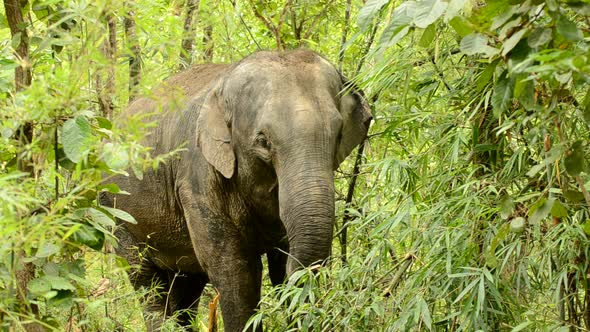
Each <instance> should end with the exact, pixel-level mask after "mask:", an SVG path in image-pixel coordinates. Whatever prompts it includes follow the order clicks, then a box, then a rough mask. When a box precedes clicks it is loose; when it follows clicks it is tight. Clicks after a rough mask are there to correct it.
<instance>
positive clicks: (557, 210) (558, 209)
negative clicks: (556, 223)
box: [551, 200, 567, 218]
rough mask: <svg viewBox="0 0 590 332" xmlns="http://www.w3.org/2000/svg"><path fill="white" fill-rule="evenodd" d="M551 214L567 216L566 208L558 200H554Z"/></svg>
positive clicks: (560, 216) (557, 216)
mask: <svg viewBox="0 0 590 332" xmlns="http://www.w3.org/2000/svg"><path fill="white" fill-rule="evenodd" d="M551 215H552V216H554V217H556V218H565V217H567V209H566V208H565V206H563V204H562V203H561V202H560V201H558V200H555V203H553V207H552V208H551Z"/></svg>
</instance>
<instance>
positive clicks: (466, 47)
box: [460, 33, 500, 57]
mask: <svg viewBox="0 0 590 332" xmlns="http://www.w3.org/2000/svg"><path fill="white" fill-rule="evenodd" d="M460 48H461V52H463V53H465V54H467V55H475V54H483V55H484V56H486V57H490V56H492V55H495V54H498V52H499V51H500V50H498V49H497V48H494V47H491V46H489V45H488V37H486V36H485V35H483V34H481V33H472V34H469V35H467V36H465V37H464V38H463V39H461V45H460Z"/></svg>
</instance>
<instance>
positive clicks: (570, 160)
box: [564, 141, 584, 176]
mask: <svg viewBox="0 0 590 332" xmlns="http://www.w3.org/2000/svg"><path fill="white" fill-rule="evenodd" d="M564 165H565V170H566V171H567V172H568V174H569V175H571V176H578V175H579V174H580V173H581V172H582V171H584V147H583V146H582V141H577V142H575V143H574V144H573V145H572V147H571V149H570V151H569V153H568V154H567V156H566V157H565V160H564Z"/></svg>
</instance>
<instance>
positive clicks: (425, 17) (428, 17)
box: [414, 0, 448, 29]
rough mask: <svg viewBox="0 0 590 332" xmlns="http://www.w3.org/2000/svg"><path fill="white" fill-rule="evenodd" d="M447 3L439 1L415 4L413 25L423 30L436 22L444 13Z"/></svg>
mask: <svg viewBox="0 0 590 332" xmlns="http://www.w3.org/2000/svg"><path fill="white" fill-rule="evenodd" d="M447 6H448V3H446V2H443V1H441V0H421V1H418V2H416V6H415V8H416V14H415V16H414V24H415V25H416V26H417V27H418V28H421V29H425V28H426V27H428V26H429V25H431V24H432V23H434V21H436V20H437V19H438V18H439V17H441V16H442V14H443V13H444V12H445V9H446V8H447Z"/></svg>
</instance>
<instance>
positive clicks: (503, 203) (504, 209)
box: [500, 195, 514, 219]
mask: <svg viewBox="0 0 590 332" xmlns="http://www.w3.org/2000/svg"><path fill="white" fill-rule="evenodd" d="M513 210H514V201H513V200H512V198H511V197H510V196H509V195H504V196H502V198H500V217H501V218H502V219H508V217H510V215H511V214H512V211H513Z"/></svg>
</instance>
